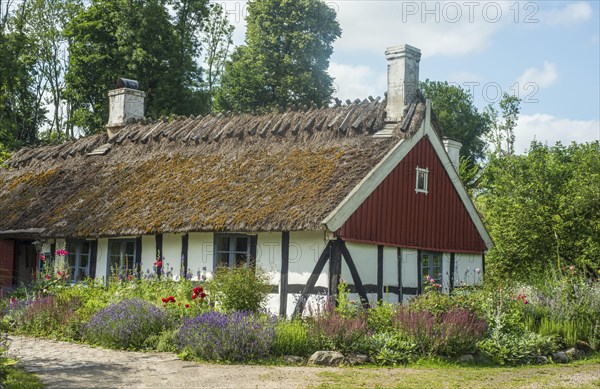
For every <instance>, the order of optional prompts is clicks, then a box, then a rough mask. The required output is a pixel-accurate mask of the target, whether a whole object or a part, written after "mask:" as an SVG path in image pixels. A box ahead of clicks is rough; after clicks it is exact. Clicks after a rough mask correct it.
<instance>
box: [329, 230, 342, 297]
mask: <svg viewBox="0 0 600 389" xmlns="http://www.w3.org/2000/svg"><path fill="white" fill-rule="evenodd" d="M330 250H331V254H330V258H329V296H330V297H336V296H337V289H338V285H339V284H340V276H341V275H342V253H341V251H340V239H338V240H336V241H334V242H332V243H331V246H330ZM334 303H335V300H334Z"/></svg>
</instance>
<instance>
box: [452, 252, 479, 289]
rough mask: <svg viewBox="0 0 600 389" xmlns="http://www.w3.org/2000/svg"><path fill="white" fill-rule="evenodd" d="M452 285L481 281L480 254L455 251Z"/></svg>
mask: <svg viewBox="0 0 600 389" xmlns="http://www.w3.org/2000/svg"><path fill="white" fill-rule="evenodd" d="M454 264H455V270H454V285H455V286H460V285H465V284H467V285H479V284H481V283H482V281H483V277H482V275H483V273H482V272H481V269H482V256H481V254H463V253H456V254H455V256H454Z"/></svg>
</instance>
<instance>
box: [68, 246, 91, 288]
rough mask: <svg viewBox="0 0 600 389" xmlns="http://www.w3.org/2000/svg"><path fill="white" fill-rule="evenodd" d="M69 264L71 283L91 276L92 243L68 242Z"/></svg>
mask: <svg viewBox="0 0 600 389" xmlns="http://www.w3.org/2000/svg"><path fill="white" fill-rule="evenodd" d="M66 250H67V252H68V253H69V254H68V255H67V262H68V264H69V277H70V280H71V281H81V280H83V279H85V278H86V277H88V276H89V275H90V260H91V255H92V254H91V251H92V242H90V241H75V242H67V247H66Z"/></svg>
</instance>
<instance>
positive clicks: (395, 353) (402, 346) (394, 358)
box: [370, 331, 417, 366]
mask: <svg viewBox="0 0 600 389" xmlns="http://www.w3.org/2000/svg"><path fill="white" fill-rule="evenodd" d="M370 348H371V350H370V355H371V358H372V359H373V360H374V361H375V362H376V363H377V364H379V365H393V366H396V365H398V364H406V363H408V362H410V361H411V359H412V358H413V356H414V355H415V353H416V350H417V345H416V344H415V342H414V341H413V340H410V339H408V338H406V337H405V336H404V335H402V334H401V333H400V332H396V331H394V332H380V333H377V334H375V335H373V336H372V337H371V339H370Z"/></svg>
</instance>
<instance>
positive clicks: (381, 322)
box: [367, 302, 398, 333]
mask: <svg viewBox="0 0 600 389" xmlns="http://www.w3.org/2000/svg"><path fill="white" fill-rule="evenodd" d="M397 308H398V306H397V305H394V304H390V303H386V302H383V303H382V304H380V305H377V306H375V307H373V308H371V309H369V311H368V312H367V314H368V318H367V324H368V327H369V330H371V331H372V332H374V333H375V332H387V331H390V330H391V329H392V328H393V324H392V318H393V316H394V314H395V312H396V309H397Z"/></svg>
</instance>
